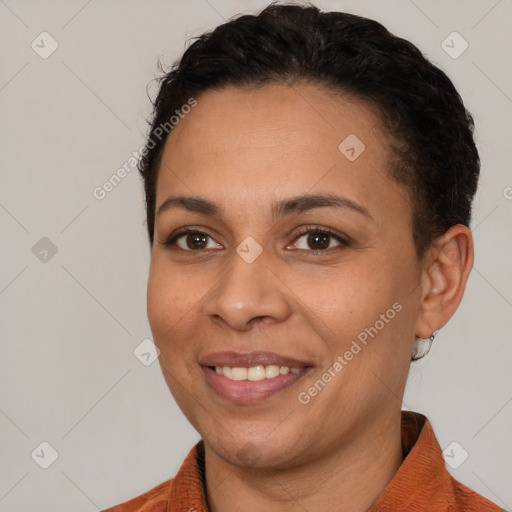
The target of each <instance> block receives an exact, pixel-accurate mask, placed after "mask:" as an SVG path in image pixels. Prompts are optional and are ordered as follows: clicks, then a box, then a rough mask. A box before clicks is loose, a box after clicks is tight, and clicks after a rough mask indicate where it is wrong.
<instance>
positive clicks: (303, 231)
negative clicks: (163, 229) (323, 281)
mask: <svg viewBox="0 0 512 512" xmlns="http://www.w3.org/2000/svg"><path fill="white" fill-rule="evenodd" d="M311 234H321V235H327V236H331V237H332V238H334V239H335V240H336V241H337V242H339V243H340V246H341V247H350V245H351V243H350V241H349V240H348V239H347V238H346V237H344V236H342V235H341V234H340V233H338V232H337V231H334V230H332V229H329V228H321V227H315V228H302V229H300V230H299V232H298V234H297V236H296V237H295V239H294V241H293V243H296V242H297V240H299V239H300V238H302V237H303V236H304V235H311ZM185 235H203V236H206V237H209V238H212V237H211V236H210V235H208V233H204V232H203V231H199V230H196V229H190V228H188V229H183V230H181V231H178V232H177V233H175V234H173V235H170V236H169V237H168V238H167V239H165V240H162V241H160V244H162V245H163V246H164V247H171V246H172V245H173V244H174V243H175V242H176V240H178V239H179V238H180V237H182V236H185ZM212 239H213V238H212ZM330 249H333V248H330ZM330 249H319V250H313V249H311V250H309V251H308V250H305V249H298V250H301V251H306V252H309V253H312V254H320V253H325V252H327V251H329V250H330ZM178 250H182V251H184V252H202V251H204V250H205V249H203V250H201V249H197V250H192V249H190V250H188V251H187V250H185V249H180V248H178Z"/></svg>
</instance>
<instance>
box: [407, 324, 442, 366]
mask: <svg viewBox="0 0 512 512" xmlns="http://www.w3.org/2000/svg"><path fill="white" fill-rule="evenodd" d="M437 333H438V331H434V332H433V333H432V334H431V335H430V338H416V344H415V347H414V351H413V358H412V359H413V361H417V360H419V359H422V358H424V357H425V356H426V355H427V354H428V353H429V352H430V349H431V348H432V343H433V342H434V338H435V337H436V335H437ZM426 343H428V347H427V348H425V347H424V346H423V347H422V345H425V344H426Z"/></svg>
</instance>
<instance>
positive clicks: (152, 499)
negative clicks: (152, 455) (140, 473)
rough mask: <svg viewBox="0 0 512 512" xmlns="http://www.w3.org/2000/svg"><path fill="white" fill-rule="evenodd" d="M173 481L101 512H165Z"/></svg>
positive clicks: (163, 483)
mask: <svg viewBox="0 0 512 512" xmlns="http://www.w3.org/2000/svg"><path fill="white" fill-rule="evenodd" d="M173 480H174V479H173V478H171V479H169V480H167V481H165V482H162V483H161V484H159V485H157V486H156V487H154V488H153V489H151V490H150V491H148V492H146V493H144V494H142V495H140V496H137V497H136V498H133V499H131V500H129V501H125V502H124V503H121V504H120V505H116V506H114V507H110V508H107V509H105V510H103V511H102V512H165V511H166V510H167V503H168V498H169V492H170V489H171V486H172V482H173Z"/></svg>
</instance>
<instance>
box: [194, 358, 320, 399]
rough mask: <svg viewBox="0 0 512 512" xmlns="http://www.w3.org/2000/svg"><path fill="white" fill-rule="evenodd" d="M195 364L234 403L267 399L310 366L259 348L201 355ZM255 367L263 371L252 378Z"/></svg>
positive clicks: (225, 397)
mask: <svg viewBox="0 0 512 512" xmlns="http://www.w3.org/2000/svg"><path fill="white" fill-rule="evenodd" d="M199 364H200V365H201V368H202V370H203V372H204V374H205V377H206V382H207V384H208V385H209V386H210V388H211V389H212V390H213V391H214V392H215V393H216V394H217V395H219V396H220V397H222V398H224V399H225V400H228V401H230V402H234V403H237V404H251V403H252V404H253V403H257V402H262V401H264V400H268V399H270V398H271V397H272V396H274V395H276V394H278V393H279V392H281V391H283V390H284V389H287V388H289V387H291V386H292V385H293V384H295V383H296V382H297V381H298V380H300V379H301V378H302V377H303V376H304V375H305V374H306V373H309V371H310V370H311V368H312V365H311V364H309V363H308V362H306V361H301V360H298V359H295V358H291V357H287V356H283V355H280V354H276V353H274V352H262V351H259V352H248V353H239V352H228V351H226V352H215V353H213V354H209V355H207V356H205V357H203V358H201V359H200V361H199ZM256 369H258V372H260V373H261V372H263V374H262V375H260V376H259V377H257V378H252V377H251V376H252V375H254V374H255V370H256ZM269 369H273V371H268V370H269ZM276 369H280V371H276ZM265 370H267V371H265Z"/></svg>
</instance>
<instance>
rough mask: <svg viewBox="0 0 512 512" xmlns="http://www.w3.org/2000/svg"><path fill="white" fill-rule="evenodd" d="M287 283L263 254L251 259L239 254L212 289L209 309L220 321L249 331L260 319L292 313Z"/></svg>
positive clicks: (281, 318)
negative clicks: (254, 259) (253, 259)
mask: <svg viewBox="0 0 512 512" xmlns="http://www.w3.org/2000/svg"><path fill="white" fill-rule="evenodd" d="M287 290H288V288H287V287H286V285H285V283H283V281H282V280H281V279H280V278H279V277H278V274H277V272H276V270H275V269H274V270H272V269H271V267H270V266H269V262H268V259H267V258H265V257H263V255H262V256H260V257H259V258H258V259H257V260H256V261H254V262H252V263H248V262H246V261H244V259H243V258H241V257H240V256H239V255H238V254H234V255H233V261H232V265H231V267H230V269H229V270H227V272H226V273H225V274H224V275H223V278H221V280H220V282H219V285H218V287H217V288H216V289H214V290H213V291H212V295H211V298H210V299H209V300H208V301H207V304H206V313H207V315H208V316H209V317H210V318H211V320H212V321H213V322H214V323H216V324H218V325H219V324H223V325H225V326H226V325H227V326H229V327H230V328H232V329H234V330H237V331H248V330H250V329H251V328H252V327H253V326H254V325H255V324H257V323H279V322H283V321H285V320H286V319H287V318H288V317H289V316H290V314H291V304H290V301H289V298H288V297H287Z"/></svg>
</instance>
